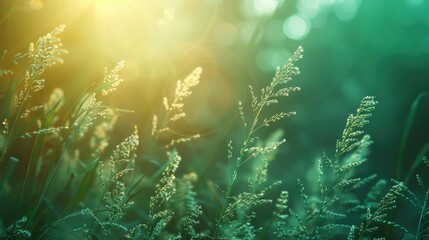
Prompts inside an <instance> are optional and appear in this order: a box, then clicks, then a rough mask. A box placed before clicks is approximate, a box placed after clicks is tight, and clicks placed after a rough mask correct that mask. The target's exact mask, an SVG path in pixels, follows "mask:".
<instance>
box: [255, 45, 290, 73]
mask: <svg viewBox="0 0 429 240" xmlns="http://www.w3.org/2000/svg"><path fill="white" fill-rule="evenodd" d="M290 56H291V53H290V52H289V51H288V50H287V49H284V48H271V49H262V50H260V51H259V52H258V53H257V54H256V65H257V66H258V68H259V69H260V70H261V71H264V72H269V71H273V70H274V69H276V68H277V67H279V66H283V65H284V64H285V63H286V61H287V59H288V58H289V57H290Z"/></svg>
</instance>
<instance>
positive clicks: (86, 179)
mask: <svg viewBox="0 0 429 240" xmlns="http://www.w3.org/2000/svg"><path fill="white" fill-rule="evenodd" d="M99 162H100V158H97V159H95V160H94V161H92V162H91V163H90V164H89V165H88V167H87V169H86V173H85V175H84V176H83V178H82V182H81V183H80V186H79V190H78V191H77V193H76V196H75V197H74V199H73V200H72V201H70V204H69V206H68V207H67V212H73V211H74V210H75V209H76V207H77V205H78V204H79V202H80V201H81V200H83V199H84V198H85V196H86V195H87V193H88V191H89V190H90V187H91V184H92V183H93V181H94V178H95V176H96V170H97V166H98V163H99Z"/></svg>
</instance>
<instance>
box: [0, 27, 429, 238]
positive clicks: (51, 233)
mask: <svg viewBox="0 0 429 240" xmlns="http://www.w3.org/2000/svg"><path fill="white" fill-rule="evenodd" d="M63 29H64V26H60V27H58V28H55V29H54V30H53V31H52V32H51V33H49V34H47V35H45V36H43V37H41V38H39V40H38V41H37V42H36V43H31V44H30V47H29V50H28V52H27V53H25V54H17V55H15V57H13V59H12V60H11V64H20V62H19V61H20V60H22V59H27V60H28V64H27V65H26V66H25V70H24V74H22V76H23V77H21V78H19V77H16V78H13V79H7V80H8V81H10V84H8V86H10V87H9V88H7V90H6V92H5V93H2V94H1V95H0V96H1V98H2V99H1V100H2V104H1V106H2V115H1V116H2V117H3V120H2V129H1V130H2V131H1V132H0V150H1V159H0V166H1V168H0V169H1V170H0V181H1V186H0V188H1V189H0V197H1V198H0V201H1V203H2V204H5V205H7V206H11V207H10V208H9V209H5V211H4V213H1V215H0V217H1V223H2V224H4V225H6V226H8V227H6V228H4V227H2V228H0V237H1V239H30V238H31V237H33V238H35V239H337V238H342V239H345V238H347V239H369V238H374V237H378V236H383V235H386V234H388V229H389V227H388V226H393V227H394V228H395V230H394V231H395V233H398V234H399V236H401V234H405V233H406V234H408V235H411V236H413V237H414V238H415V239H425V238H427V237H428V236H429V232H428V229H429V227H428V226H429V203H428V201H429V200H428V198H429V188H428V185H427V183H425V181H426V180H425V177H426V176H425V175H416V181H417V183H418V185H419V186H420V187H421V189H422V190H423V194H422V193H419V192H417V191H413V190H411V189H410V188H409V187H407V186H406V185H405V184H404V183H401V182H398V181H395V180H392V183H389V182H388V181H386V180H383V179H378V177H377V175H376V174H373V175H369V176H366V177H361V176H360V173H359V171H360V170H359V169H360V168H361V166H362V165H364V163H365V162H366V161H367V156H368V152H369V147H370V145H371V144H372V140H371V137H370V136H369V135H368V134H366V133H365V132H364V127H365V125H367V124H368V123H369V118H370V117H371V114H372V111H373V110H374V109H375V105H376V104H377V102H376V101H375V98H374V97H364V98H363V99H362V101H361V104H360V106H359V107H358V108H357V111H356V113H355V114H352V115H350V116H349V117H348V118H347V122H346V125H345V128H344V130H343V132H342V134H341V137H340V138H339V140H338V141H337V142H336V147H335V153H334V154H329V153H328V151H327V153H324V154H323V155H322V156H321V158H319V159H317V161H316V162H315V163H316V169H317V172H316V173H317V174H315V175H314V176H313V177H312V178H311V179H310V181H303V180H300V179H298V186H297V190H296V191H294V189H291V190H285V189H283V185H282V183H281V181H276V180H273V179H271V176H270V164H271V162H272V161H274V160H275V159H276V156H277V154H278V151H279V149H281V147H282V145H283V144H284V143H285V141H286V140H285V139H284V137H283V134H284V133H283V131H281V130H277V131H274V132H273V133H272V134H271V135H269V136H268V137H267V138H265V139H264V138H263V137H262V136H263V134H259V131H258V130H260V129H262V128H265V129H269V128H268V127H270V126H272V125H273V124H274V123H276V122H279V121H281V120H283V119H284V118H286V117H289V116H293V115H295V112H286V111H284V112H283V111H281V112H276V113H273V112H272V111H270V110H269V107H270V106H272V105H275V104H279V102H280V101H281V98H282V97H287V96H289V95H290V94H291V93H292V92H295V91H298V90H300V89H299V87H294V86H290V83H291V81H292V79H293V77H295V76H296V75H298V74H299V69H298V67H296V64H297V62H298V61H299V60H301V59H302V55H303V49H302V48H301V47H299V48H298V49H297V50H296V51H295V53H294V54H292V56H291V57H290V58H289V60H288V61H287V63H286V64H285V65H284V66H283V67H279V68H277V70H276V72H275V75H274V78H273V79H272V81H271V82H269V83H268V84H267V86H265V87H263V88H261V89H260V90H259V89H257V88H255V87H252V86H250V98H251V99H250V101H240V102H239V104H238V114H239V115H240V119H241V121H242V130H243V131H242V132H243V134H242V136H240V139H242V140H240V141H238V142H236V141H230V142H229V143H228V145H227V146H222V148H224V147H226V148H227V159H228V161H227V163H226V166H224V169H225V171H224V172H223V173H224V176H223V179H220V180H214V181H215V184H217V186H218V191H213V195H212V196H210V197H209V198H207V197H204V195H205V193H206V192H207V191H206V189H204V188H205V186H207V185H206V183H202V182H200V180H199V174H200V173H199V172H198V171H197V170H196V169H193V168H192V166H188V167H189V169H190V170H189V169H188V170H187V171H188V173H187V174H182V172H183V171H181V168H179V165H180V164H181V163H182V162H186V159H183V160H182V157H181V156H180V155H179V150H177V149H174V147H176V146H177V145H179V144H181V143H184V142H189V141H195V139H197V138H199V137H200V135H199V134H195V135H191V136H184V135H183V134H181V133H179V132H177V131H176V130H175V129H173V128H174V127H175V126H177V125H175V123H177V122H180V121H181V120H183V119H184V118H185V117H186V114H185V100H186V99H187V98H189V97H190V96H191V95H192V91H193V88H194V87H195V86H197V85H198V84H199V81H200V75H201V73H202V69H201V68H196V69H195V70H194V71H193V72H192V73H191V74H190V75H189V76H188V77H186V78H185V80H183V81H180V80H179V81H178V82H177V85H176V88H175V91H174V92H173V94H172V96H171V97H164V98H163V104H164V109H163V110H162V111H163V112H159V113H158V114H156V115H154V116H153V118H152V122H151V123H148V125H151V127H152V130H151V131H150V134H147V135H148V136H149V138H150V139H147V141H148V142H150V144H149V147H148V148H146V149H145V152H143V153H142V151H140V150H139V149H140V148H141V147H140V145H141V144H140V141H141V140H140V139H141V137H140V134H141V133H139V131H138V130H137V127H135V129H134V132H133V133H132V134H131V135H130V136H129V137H127V138H125V139H124V140H123V141H122V142H120V143H119V144H117V145H116V147H110V148H109V144H110V142H111V141H112V132H113V128H114V126H115V123H116V121H117V118H118V112H120V111H121V110H119V109H115V108H113V107H109V106H106V105H105V104H103V98H104V97H106V96H107V95H108V94H110V93H112V92H113V91H115V90H116V88H117V87H118V86H119V84H120V83H121V82H123V80H122V78H121V77H120V71H121V69H122V68H123V67H124V62H123V61H121V62H119V63H118V64H117V65H116V66H114V67H113V68H112V69H111V70H109V69H106V70H105V75H104V78H103V79H102V80H101V81H99V82H96V83H94V84H93V85H91V86H89V87H88V88H86V89H85V90H83V92H82V93H81V95H80V96H79V97H78V98H77V99H76V100H75V101H74V102H73V103H72V104H71V105H70V107H69V109H66V110H65V114H63V115H62V114H60V108H61V107H63V104H62V103H63V98H64V93H63V92H62V90H60V89H54V91H53V93H52V94H51V96H50V97H49V99H48V101H47V103H45V104H39V105H33V103H32V102H31V101H30V98H31V97H32V96H34V94H36V93H38V92H39V91H40V90H41V89H42V88H43V87H44V80H43V78H42V77H43V74H44V73H45V71H46V70H47V69H48V68H50V67H53V66H54V65H56V64H58V63H62V60H61V58H60V56H61V55H63V54H64V53H66V51H65V50H63V49H62V44H61V40H60V38H59V37H58V34H60V33H61V32H62V31H63ZM2 60H3V58H2ZM12 74H15V73H14V72H12V71H11V70H8V69H2V70H0V78H4V79H6V78H7V77H8V76H10V75H12ZM10 96H14V98H13V97H10ZM160 102H161V99H160ZM247 102H249V104H246V103H247ZM30 103H31V104H30ZM139 129H142V128H140V127H139ZM160 138H162V140H163V141H160V140H161V139H160ZM22 141H28V142H30V143H31V151H30V152H29V154H28V156H27V158H24V159H17V158H16V157H15V156H14V154H15V152H14V151H13V147H14V146H15V144H19V143H20V142H22ZM145 141H146V139H144V141H143V142H145ZM84 146H85V147H84ZM181 147H185V146H181ZM159 149H161V150H162V151H164V150H165V152H164V154H159V153H158V152H156V151H155V150H157V151H158V150H159ZM179 149H181V148H179ZM198 150H199V151H202V150H200V149H198ZM184 156H185V155H184ZM153 159H154V160H153ZM202 160H204V159H202ZM148 162H150V163H153V164H156V165H157V166H158V169H157V170H154V171H152V172H151V171H145V170H146V169H144V167H145V166H146V165H144V164H145V163H148ZM421 162H423V163H424V164H425V165H426V167H429V161H428V160H427V158H426V157H423V158H422V160H419V161H418V162H417V163H418V164H417V165H416V166H415V167H413V168H412V171H413V172H414V171H416V169H417V168H418V167H419V165H420V163H421ZM358 173H359V174H358ZM376 179H378V180H376ZM243 186H247V188H245V187H243ZM389 186H390V187H389ZM243 189H244V190H243ZM309 189H310V190H309ZM422 196H423V199H422ZM402 199H403V200H405V202H408V203H410V205H411V207H413V208H415V209H416V212H417V215H418V217H417V222H416V226H417V228H416V229H415V230H414V229H408V228H405V227H403V226H402V225H400V224H403V223H401V222H400V221H398V220H397V219H394V218H393V219H392V218H391V215H394V214H392V212H395V211H399V210H400V207H399V206H400V202H401V200H402ZM261 209H263V211H261ZM11 216H12V217H11ZM16 216H27V217H22V218H21V219H18V220H16V219H15V218H14V217H16ZM407 227H408V226H407Z"/></svg>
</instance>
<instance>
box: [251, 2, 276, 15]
mask: <svg viewBox="0 0 429 240" xmlns="http://www.w3.org/2000/svg"><path fill="white" fill-rule="evenodd" d="M278 4H279V1H278V0H253V6H254V8H255V10H256V13H257V14H258V15H266V14H271V13H273V12H274V11H275V10H276V8H277V6H278Z"/></svg>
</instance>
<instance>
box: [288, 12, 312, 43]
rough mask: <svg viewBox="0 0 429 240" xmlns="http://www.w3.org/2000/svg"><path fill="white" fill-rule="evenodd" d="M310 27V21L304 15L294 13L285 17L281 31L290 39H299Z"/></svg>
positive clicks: (304, 35)
mask: <svg viewBox="0 0 429 240" xmlns="http://www.w3.org/2000/svg"><path fill="white" fill-rule="evenodd" d="M310 27H311V23H310V21H309V20H308V18H307V17H306V16H305V15H302V14H295V15H292V16H290V17H289V18H287V19H286V21H285V22H284V24H283V32H284V34H285V35H286V36H287V37H288V38H290V39H294V40H301V39H303V38H305V37H306V36H307V34H308V32H309V31H310Z"/></svg>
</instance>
